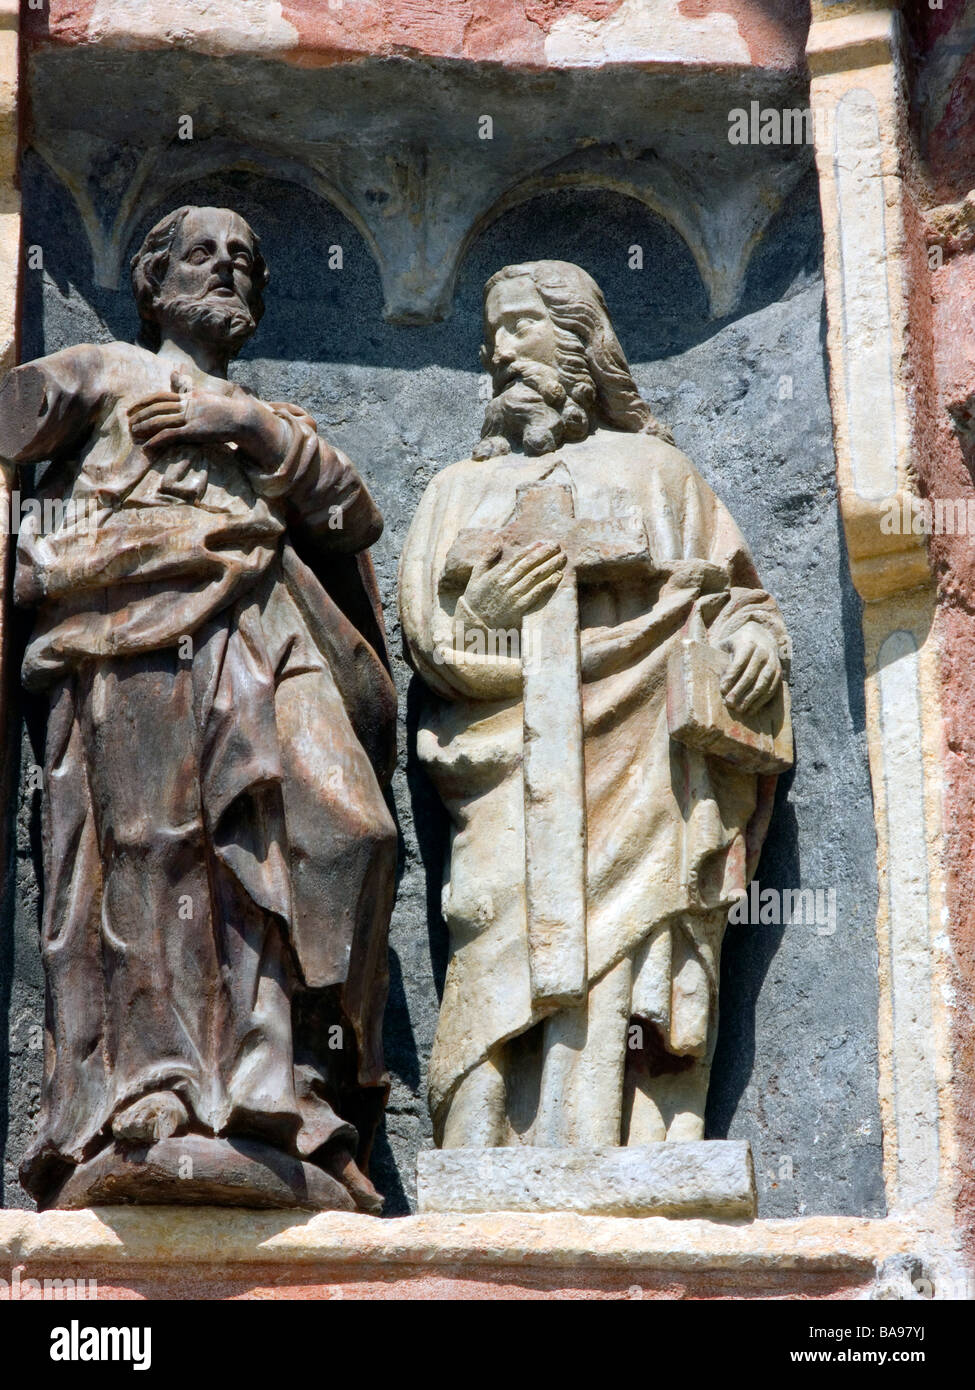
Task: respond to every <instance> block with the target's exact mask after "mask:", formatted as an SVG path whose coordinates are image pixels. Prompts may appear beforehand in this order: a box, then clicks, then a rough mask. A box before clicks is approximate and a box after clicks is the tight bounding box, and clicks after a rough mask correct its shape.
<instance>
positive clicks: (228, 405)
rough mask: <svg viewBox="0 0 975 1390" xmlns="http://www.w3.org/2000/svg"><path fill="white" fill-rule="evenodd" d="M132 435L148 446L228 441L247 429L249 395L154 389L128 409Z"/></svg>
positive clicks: (137, 440)
mask: <svg viewBox="0 0 975 1390" xmlns="http://www.w3.org/2000/svg"><path fill="white" fill-rule="evenodd" d="M127 415H128V422H129V430H130V431H131V434H132V438H133V439H134V440H135V441H136V443H138V444H142V445H143V446H144V447H145V448H152V449H158V448H163V447H164V446H165V445H167V444H224V443H228V442H230V441H236V440H237V437H238V435H242V434H243V433H244V432H245V429H246V425H247V420H248V403H247V401H246V398H244V399H241V398H240V397H238V396H236V395H227V396H225V395H220V394H219V393H217V392H215V391H198V390H190V391H153V392H151V393H150V394H149V395H148V396H143V397H142V398H141V399H140V400H138V401H136V402H135V403H134V404H133V405H131V406H129V409H128V412H127Z"/></svg>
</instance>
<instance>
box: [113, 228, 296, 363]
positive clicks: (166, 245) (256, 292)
mask: <svg viewBox="0 0 975 1390" xmlns="http://www.w3.org/2000/svg"><path fill="white" fill-rule="evenodd" d="M195 211H199V209H197V208H194V207H192V206H191V205H190V204H186V205H184V206H183V207H181V208H177V209H176V211H175V212H170V213H167V215H166V216H165V217H164V218H162V219H161V221H159V222H157V223H156V225H155V226H154V227H152V228H151V229H150V231H148V232H147V233H146V238H145V240H144V241H143V243H142V245H141V246H140V247H139V249H138V251H137V252H136V253H135V255H134V256H133V257H132V260H131V262H130V271H131V277H132V293H133V294H134V295H135V304H136V308H137V309H138V311H139V318H140V320H141V324H140V330H139V337H140V339H141V341H142V342H143V343H144V344H145V346H146V347H148V348H150V349H151V350H152V351H153V352H155V351H156V350H157V349H158V347H159V344H160V342H161V340H162V335H161V334H160V331H159V324H158V323H157V322H156V319H155V315H154V310H155V301H156V296H157V295H158V294H159V289H160V286H161V285H162V282H163V279H164V278H165V275H166V270H167V268H168V266H169V257H170V255H171V254H172V250H173V246H174V244H175V242H176V237H177V235H178V234H179V230H180V228H181V227H182V225H183V222H184V221H185V219H186V215H187V213H190V212H195ZM213 211H215V212H228V213H229V212H230V209H229V208H215V209H213ZM233 215H234V216H236V215H237V214H233ZM244 225H245V226H246V227H247V230H248V231H249V232H250V235H251V241H252V243H253V247H254V265H253V269H252V272H251V296H250V301H249V303H248V306H247V307H248V308H249V309H250V312H251V316H252V317H253V319H254V323H255V325H256V324H258V323H260V321H261V316H262V315H263V313H264V294H263V291H264V289H265V288H266V286H267V282H268V279H269V278H270V277H269V272H268V268H267V262H266V261H265V259H264V257H263V256H262V255H261V243H260V239H259V238H258V236H257V234H256V233H255V231H254V229H253V227H251V226H250V224H249V223H245V224H244Z"/></svg>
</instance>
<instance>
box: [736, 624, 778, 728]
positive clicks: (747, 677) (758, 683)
mask: <svg viewBox="0 0 975 1390" xmlns="http://www.w3.org/2000/svg"><path fill="white" fill-rule="evenodd" d="M721 646H722V647H723V648H724V650H725V651H726V652H728V653H729V654H730V657H731V660H730V661H729V662H728V669H727V671H726V672H725V674H724V676H723V678H722V681H721V694H722V695H723V696H724V700H725V704H727V705H728V707H729V709H731V710H732V711H733V712H734V713H735V714H750V713H751V712H752V711H753V710H757V709H761V708H762V706H763V705H766V704H768V702H769V700H771V699H772V697H773V695H774V694H775V693H776V691H777V690H778V688H779V686H780V685H781V684H782V663H781V661H780V660H779V652H778V648H777V646H776V644H775V638H774V637H773V636H772V634H771V633H770V632H769V631H768V630H767V629H766V628H764V627H763V626H762V625H761V624H760V623H745V624H744V626H743V627H740V628H739V629H738V631H737V632H736V633H735V634H734V636H733V637H729V638H728V640H727V641H725V642H722V643H721Z"/></svg>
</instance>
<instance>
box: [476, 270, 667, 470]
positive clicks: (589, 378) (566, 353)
mask: <svg viewBox="0 0 975 1390" xmlns="http://www.w3.org/2000/svg"><path fill="white" fill-rule="evenodd" d="M522 277H527V278H528V279H530V280H531V281H532V282H533V284H534V286H535V288H536V289H537V291H538V294H539V297H540V298H541V300H542V303H543V304H544V305H545V307H546V309H547V310H548V313H549V317H550V318H551V320H552V326H553V327H554V329H555V338H556V343H557V346H558V353H559V368H560V371H561V373H562V375H563V376H564V377H565V379H566V382H567V384H568V385H569V387H570V395H572V396H574V397H575V398H576V399H577V400H578V401H579V402H580V404H583V405H585V406H587V407H588V406H590V404H591V405H592V407H593V408H594V409H595V411H596V412H598V414H599V415H600V416H601V418H602V420H603V421H604V423H605V424H607V425H609V426H610V427H611V428H613V429H618V430H626V431H627V432H629V433H631V434H653V435H657V436H659V437H660V438H661V439H664V440H666V441H667V443H669V444H672V443H673V442H674V439H673V435H672V434H671V432H670V430H669V429H668V428H667V426H666V425H663V424H661V423H660V421H659V420H658V419H657V418H656V416H655V415H654V414H653V412H652V411H651V409H650V407H649V405H648V404H647V402H646V401H645V400H644V399H643V397H642V396H641V395H640V392H639V391H638V390H637V385H636V382H635V381H634V380H633V375H632V373H631V371H630V368H629V364H628V362H627V360H626V357H625V355H624V353H623V349H622V348H621V347H620V343H619V339H618V338H617V336H616V334H615V332H614V331H613V325H612V323H611V322H610V317H609V310H608V309H607V308H606V301H605V299H604V298H603V293H602V290H601V289H600V288H599V286H598V285H597V284H596V282H595V280H594V279H593V278H592V276H591V275H587V273H586V272H585V271H584V270H582V269H580V267H579V266H577V265H572V264H571V263H570V262H569V261H526V262H524V263H523V264H522V265H506V266H504V267H503V269H501V270H499V271H497V272H496V273H495V274H494V275H492V276H491V278H490V280H488V282H487V284H486V285H485V286H484V301H485V303H487V297H488V294H489V293H490V292H491V289H492V288H493V287H494V286H495V285H496V284H497V283H498V282H499V281H500V280H515V279H519V278H522ZM590 383H591V384H590ZM573 387H574V388H576V389H572V388H573ZM592 388H595V401H594V402H590V401H588V400H586V396H588V395H590V394H591V393H592Z"/></svg>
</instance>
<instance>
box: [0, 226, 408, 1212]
mask: <svg viewBox="0 0 975 1390" xmlns="http://www.w3.org/2000/svg"><path fill="white" fill-rule="evenodd" d="M132 283H133V288H134V291H135V294H136V298H137V302H138V306H139V313H140V316H141V318H142V320H143V339H144V343H145V346H132V345H130V344H127V343H110V344H104V345H103V344H86V345H82V346H78V347H73V348H68V349H66V350H65V351H63V352H58V353H54V354H53V355H52V356H50V357H45V358H42V359H41V360H39V361H36V362H31V363H28V364H27V365H25V366H23V367H20V368H18V369H17V370H16V371H14V372H12V373H11V374H10V375H9V376H8V377H7V378H6V380H5V381H4V383H3V386H2V388H0V454H2V455H3V456H5V457H6V458H8V459H11V460H13V461H15V462H17V463H23V464H30V463H35V462H38V461H42V460H50V461H51V467H50V468H49V469H48V470H47V472H46V474H45V476H44V478H43V483H42V486H41V488H40V497H41V499H42V501H43V502H46V503H49V504H50V505H47V506H45V507H43V508H39V509H38V510H39V511H41V513H42V516H41V518H37V517H35V518H29V519H28V523H27V524H26V525H24V526H23V527H22V530H21V534H20V536H19V540H18V548H17V568H16V581H15V599H16V601H17V602H18V603H20V604H23V605H28V606H30V607H31V608H33V609H34V610H36V621H35V625H34V630H33V634H32V636H31V639H30V642H29V644H28V647H27V651H26V656H25V659H24V666H23V676H24V682H25V684H26V686H27V688H28V689H29V690H31V691H35V692H44V693H45V694H46V696H47V700H48V702H49V710H50V713H49V718H48V723H47V741H46V750H45V763H44V808H43V851H44V906H43V924H42V936H43V940H42V951H43V958H44V965H45V970H46V977H47V1032H46V1051H45V1069H44V1083H43V1096H42V1105H41V1114H40V1120H39V1130H38V1134H37V1138H36V1141H35V1142H34V1144H33V1146H32V1148H31V1150H30V1152H29V1154H28V1156H27V1158H26V1160H25V1163H24V1168H23V1179H24V1182H25V1184H26V1185H27V1187H28V1188H29V1190H30V1191H31V1192H32V1193H33V1194H34V1196H35V1197H36V1198H37V1200H38V1202H39V1203H40V1204H41V1205H42V1206H62V1207H64V1206H67V1207H76V1206H87V1205H94V1204H98V1203H105V1202H119V1201H137V1202H160V1201H163V1202H223V1203H234V1204H242V1205H251V1206H255V1205H256V1206H300V1207H306V1208H340V1209H346V1210H352V1209H355V1208H358V1209H361V1210H366V1211H378V1210H379V1209H380V1208H381V1205H382V1202H381V1199H380V1198H379V1196H378V1194H377V1193H376V1192H375V1189H374V1188H373V1187H372V1185H371V1183H370V1182H369V1180H368V1178H367V1177H366V1174H365V1169H366V1164H367V1160H368V1152H369V1147H370V1143H371V1139H372V1135H373V1132H374V1129H375V1126H376V1123H377V1121H378V1119H379V1117H380V1115H381V1112H382V1106H383V1103H384V1100H385V1094H386V1078H385V1074H384V1070H383V1059H382V1050H381V1041H380V1029H381V1022H382V1011H383V1005H384V1002H385V997H386V989H387V957H386V936H387V926H388V920H389V914H390V909H391V904H392V897H393V872H394V861H395V830H394V824H393V821H392V818H391V816H390V813H389V811H388V809H387V805H386V802H385V798H384V794H383V788H384V786H385V784H386V781H387V779H388V776H389V772H390V769H391V762H392V758H393V754H394V725H395V694H394V690H393V685H392V682H391V679H390V676H389V672H388V668H387V657H386V650H385V638H384V632H383V626H382V617H381V611H380V608H379V603H378V598H377V592H376V585H375V579H374V574H373V570H372V565H371V561H370V559H369V557H368V554H367V551H368V547H369V546H371V545H372V544H373V542H374V541H375V540H376V539H377V537H378V536H379V535H380V532H381V530H382V519H381V517H380V515H379V512H378V511H377V509H376V507H375V505H374V503H373V501H372V499H371V498H370V496H369V493H368V492H367V490H366V488H365V486H364V485H363V483H362V480H361V479H360V478H359V476H358V474H357V473H356V471H355V469H354V468H353V466H352V464H351V463H350V462H349V460H348V459H346V458H345V457H344V456H343V455H342V454H341V453H339V452H338V451H337V450H336V449H333V448H331V447H330V446H329V445H328V444H326V443H325V442H324V441H323V440H321V439H320V438H319V437H318V434H317V433H316V429H315V424H314V421H312V420H311V419H310V418H309V417H308V416H307V415H306V414H304V412H303V411H302V410H301V409H300V408H299V407H297V406H295V405H281V404H265V403H264V402H262V401H260V400H259V399H257V398H256V397H255V396H253V395H251V394H250V393H249V392H247V391H245V390H243V389H242V388H241V387H239V386H236V385H233V384H231V383H230V382H229V381H228V380H227V364H228V362H229V361H230V359H231V358H232V357H233V356H234V355H235V354H236V353H237V351H239V349H240V347H241V346H242V345H243V343H244V342H245V341H246V339H247V338H248V337H249V336H250V335H251V334H252V333H253V332H254V330H255V328H256V327H257V323H258V320H259V318H260V316H261V313H262V311H263V302H262V291H263V289H264V287H265V285H266V283H267V268H266V265H265V262H264V260H263V258H262V256H261V253H260V248H259V244H258V240H257V238H256V236H255V235H254V233H253V232H252V230H251V229H250V227H249V226H248V225H247V223H246V222H244V221H243V220H242V219H241V218H240V217H238V216H237V215H236V214H234V213H233V212H230V211H228V210H226V209H221V208H196V207H182V208H179V209H178V210H177V211H176V212H174V213H171V214H170V215H169V216H168V217H166V218H164V219H163V220H162V221H161V222H160V223H158V225H157V226H155V227H154V228H153V229H152V231H151V232H150V233H149V234H148V236H147V237H146V240H145V242H144V244H143V246H142V248H141V250H140V251H139V253H138V254H137V255H136V256H135V258H134V260H133V262H132Z"/></svg>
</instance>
